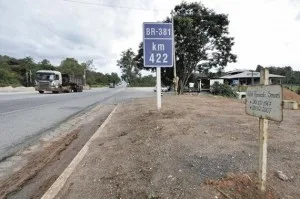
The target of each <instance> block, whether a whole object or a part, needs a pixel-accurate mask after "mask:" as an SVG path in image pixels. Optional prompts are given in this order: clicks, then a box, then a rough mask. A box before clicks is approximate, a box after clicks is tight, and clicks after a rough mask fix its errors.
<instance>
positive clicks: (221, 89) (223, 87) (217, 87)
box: [211, 82, 238, 98]
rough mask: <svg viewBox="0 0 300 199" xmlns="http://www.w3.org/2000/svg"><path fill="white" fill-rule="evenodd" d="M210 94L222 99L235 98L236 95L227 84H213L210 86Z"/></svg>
mask: <svg viewBox="0 0 300 199" xmlns="http://www.w3.org/2000/svg"><path fill="white" fill-rule="evenodd" d="M211 93H212V94H213V95H220V96H223V97H231V98H237V97H238V94H237V93H236V92H235V91H233V90H232V88H231V87H230V86H229V85H227V84H220V83H219V82H215V83H214V84H213V85H212V86H211Z"/></svg>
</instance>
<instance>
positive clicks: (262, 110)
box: [246, 69, 283, 198]
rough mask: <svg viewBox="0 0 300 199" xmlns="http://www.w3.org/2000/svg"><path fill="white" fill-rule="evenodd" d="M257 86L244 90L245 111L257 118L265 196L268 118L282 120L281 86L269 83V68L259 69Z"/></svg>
mask: <svg viewBox="0 0 300 199" xmlns="http://www.w3.org/2000/svg"><path fill="white" fill-rule="evenodd" d="M260 84H261V85H259V86H249V87H248V88H247V92H246V98H247V101H246V113H247V114H248V115H252V116H255V117H258V118H259V160H258V166H259V167H258V177H259V185H260V191H261V198H265V197H266V180H267V141H268V120H273V121H278V122H280V121H282V119H283V111H282V86H280V85H269V70H268V69H262V70H261V71H260Z"/></svg>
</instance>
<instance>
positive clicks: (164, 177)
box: [57, 95, 300, 199]
mask: <svg viewBox="0 0 300 199" xmlns="http://www.w3.org/2000/svg"><path fill="white" fill-rule="evenodd" d="M162 106H163V107H162V110H161V112H157V111H156V109H155V107H156V101H155V99H154V98H147V99H138V100H134V101H132V102H129V103H126V104H122V105H120V107H119V108H118V110H117V112H116V113H115V114H114V115H113V117H112V119H111V121H110V123H109V124H108V125H107V126H106V128H105V130H104V132H103V134H102V135H101V137H100V138H98V139H97V140H95V141H94V142H93V144H92V146H91V148H90V150H89V152H88V154H87V155H86V157H85V158H84V159H83V160H82V161H81V162H80V164H79V166H78V167H77V170H76V172H75V173H73V174H72V176H71V177H70V179H69V180H68V182H67V184H66V185H65V186H64V188H63V189H62V190H61V192H60V193H59V195H58V196H57V198H72V199H75V198H105V199H108V198H128V199H130V198H137V199H138V198H141V199H144V198H145V199H149V198H150V199H155V198H156V199H158V198H169V199H176V198H187V199H191V198H215V199H217V198H241V199H253V198H258V194H259V193H258V189H257V177H256V176H257V173H256V170H257V166H258V119H257V118H255V117H252V116H248V115H246V114H245V104H244V103H242V102H240V101H238V100H233V99H226V98H222V97H214V96H203V95H202V96H164V97H163V104H162ZM299 142H300V111H298V110H284V120H283V121H282V122H281V123H277V122H271V121H270V122H269V142H268V174H267V178H268V181H267V185H268V189H267V190H268V193H267V196H268V198H269V199H271V198H290V199H291V198H295V199H296V198H300V189H299V187H300V178H299V176H300V145H299ZM277 171H282V172H283V173H284V174H286V175H287V177H288V179H287V180H286V181H283V180H281V179H279V178H278V176H277V174H276V173H277Z"/></svg>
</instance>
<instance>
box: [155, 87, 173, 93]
mask: <svg viewBox="0 0 300 199" xmlns="http://www.w3.org/2000/svg"><path fill="white" fill-rule="evenodd" d="M156 89H157V88H156V86H155V87H154V89H153V91H154V92H156ZM168 91H170V86H161V92H168Z"/></svg>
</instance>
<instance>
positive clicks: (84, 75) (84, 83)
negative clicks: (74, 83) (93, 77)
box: [83, 69, 86, 86]
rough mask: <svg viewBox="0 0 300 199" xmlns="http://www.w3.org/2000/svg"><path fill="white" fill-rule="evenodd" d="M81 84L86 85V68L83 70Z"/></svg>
mask: <svg viewBox="0 0 300 199" xmlns="http://www.w3.org/2000/svg"><path fill="white" fill-rule="evenodd" d="M83 85H84V86H85V85H86V69H84V70H83Z"/></svg>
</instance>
